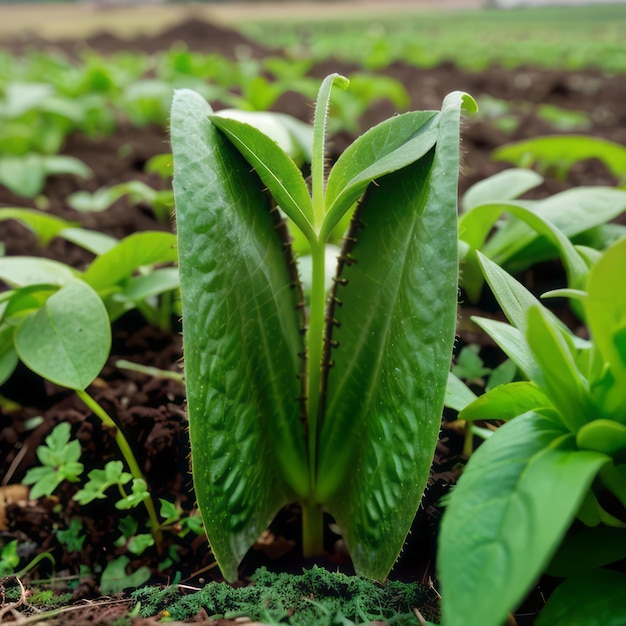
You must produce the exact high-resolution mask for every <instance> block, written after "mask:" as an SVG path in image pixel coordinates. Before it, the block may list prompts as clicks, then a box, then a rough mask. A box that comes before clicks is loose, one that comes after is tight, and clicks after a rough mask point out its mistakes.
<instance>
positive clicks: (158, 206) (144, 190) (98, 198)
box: [67, 180, 174, 223]
mask: <svg viewBox="0 0 626 626" xmlns="http://www.w3.org/2000/svg"><path fill="white" fill-rule="evenodd" d="M124 196H129V198H130V201H131V202H132V203H133V204H147V205H148V206H149V207H150V208H151V209H152V211H153V212H154V215H155V216H156V218H157V220H158V221H159V222H163V223H168V221H169V219H170V216H171V214H172V211H173V209H174V195H173V193H172V191H171V189H162V190H158V189H154V188H153V187H150V186H149V185H146V184H145V183H144V182H142V181H140V180H130V181H128V182H126V183H120V184H119V185H114V186H113V187H101V188H100V189H98V190H97V191H95V192H94V193H89V192H88V191H76V192H75V193H73V194H72V195H71V196H69V198H68V199H67V202H68V204H69V205H70V206H71V207H72V208H73V209H74V210H75V211H79V212H80V213H97V212H100V211H105V210H106V209H108V208H109V207H111V205H112V204H113V203H114V202H117V200H119V199H120V198H123V197H124Z"/></svg>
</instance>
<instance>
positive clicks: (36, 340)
mask: <svg viewBox="0 0 626 626" xmlns="http://www.w3.org/2000/svg"><path fill="white" fill-rule="evenodd" d="M110 346H111V328H110V326H109V318H108V315H107V313H106V310H105V308H104V305H103V303H102V300H101V299H100V297H99V296H98V294H96V293H95V292H94V291H93V289H91V288H90V287H89V285H87V284H86V283H84V282H82V281H80V280H73V281H71V282H68V283H67V284H66V285H64V286H63V287H61V289H59V291H57V292H56V293H55V294H53V295H51V296H50V297H49V298H48V300H47V301H46V303H45V304H44V306H43V307H42V308H41V309H39V310H38V311H37V312H36V313H33V314H31V315H30V316H28V317H27V318H26V319H25V320H24V321H23V322H22V323H21V324H20V326H19V327H18V329H17V331H16V333H15V348H16V350H17V353H18V355H19V357H20V359H21V360H22V361H23V362H24V363H25V364H26V365H27V366H28V367H29V368H30V369H32V370H33V371H34V372H36V373H37V374H39V375H40V376H43V377H44V378H46V379H48V380H50V381H52V382H54V383H56V384H58V385H62V386H64V387H69V388H70V389H85V388H86V387H87V386H88V385H89V384H91V382H92V381H93V379H94V378H95V377H96V376H97V375H98V374H99V373H100V370H101V369H102V367H103V366H104V364H105V362H106V359H107V358H108V356H109V349H110Z"/></svg>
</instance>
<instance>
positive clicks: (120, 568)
mask: <svg viewBox="0 0 626 626" xmlns="http://www.w3.org/2000/svg"><path fill="white" fill-rule="evenodd" d="M129 563H130V559H129V558H128V557H127V556H118V557H117V558H116V559H113V560H112V561H109V563H108V564H107V566H106V567H105V568H104V571H103V572H102V576H101V577H100V593H102V595H105V596H106V595H114V594H117V593H121V592H122V591H124V589H136V588H137V587H141V586H142V585H143V584H144V583H145V582H146V581H147V580H148V579H149V578H150V568H148V567H146V566H145V565H144V566H142V567H140V568H138V569H136V570H135V571H134V572H131V573H130V574H129V573H127V572H126V567H127V566H128V564H129Z"/></svg>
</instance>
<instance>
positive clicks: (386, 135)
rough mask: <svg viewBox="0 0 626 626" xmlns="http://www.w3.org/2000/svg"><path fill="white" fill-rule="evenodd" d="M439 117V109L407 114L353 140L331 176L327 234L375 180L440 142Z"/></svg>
mask: <svg viewBox="0 0 626 626" xmlns="http://www.w3.org/2000/svg"><path fill="white" fill-rule="evenodd" d="M439 120H440V117H439V115H438V114H437V113H436V112H435V111H413V112H410V113H404V114H402V115H398V116H396V117H392V118H390V119H388V120H386V121H384V122H382V123H381V124H378V125H377V126H375V127H374V128H371V129H370V130H368V131H367V132H366V133H364V134H363V135H362V136H361V137H359V138H358V139H357V140H356V141H355V142H354V143H352V144H351V145H350V146H349V147H348V148H347V149H346V150H345V151H344V152H343V154H342V155H341V156H340V157H339V158H338V159H337V162H336V163H335V165H334V166H333V168H332V170H331V171H330V174H329V176H328V184H327V187H326V199H325V202H326V218H325V221H324V229H323V233H330V232H331V231H332V229H333V228H334V227H335V225H336V224H337V222H338V221H339V220H340V219H341V217H342V216H343V215H344V213H345V212H346V211H348V209H350V207H352V205H353V204H354V203H355V202H356V201H357V200H358V199H359V197H360V196H361V194H362V193H363V192H364V191H365V189H366V188H367V186H368V185H369V184H370V183H371V182H372V181H373V180H375V179H377V178H380V177H381V176H384V175H386V174H390V173H391V172H395V171H397V170H400V169H402V168H403V167H406V166H407V165H409V164H410V163H413V162H415V161H417V160H419V159H421V158H422V157H424V155H425V154H426V153H427V152H428V151H429V150H430V149H431V148H432V147H433V146H434V145H435V142H436V141H437V134H438V132H439V129H438V124H439Z"/></svg>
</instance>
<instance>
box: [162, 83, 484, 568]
mask: <svg viewBox="0 0 626 626" xmlns="http://www.w3.org/2000/svg"><path fill="white" fill-rule="evenodd" d="M335 82H337V83H338V84H339V85H341V86H342V87H345V86H346V85H347V81H346V79H345V78H343V77H339V76H337V75H332V76H330V77H328V78H327V79H326V80H325V81H324V82H323V83H322V86H321V88H320V93H319V96H318V103H317V107H316V116H315V123H314V134H313V149H312V158H311V172H312V192H311V194H310V195H309V192H308V189H307V185H306V183H305V181H304V178H303V176H302V174H301V173H300V171H299V170H298V168H297V166H296V165H295V164H294V162H293V161H292V160H291V158H290V157H289V156H288V155H287V154H286V153H284V152H283V151H282V149H281V148H280V147H279V146H278V144H276V143H274V142H272V141H271V140H270V139H269V138H268V137H267V136H265V135H264V134H262V133H261V132H260V131H259V130H258V129H257V128H255V127H253V126H250V125H248V124H245V123H243V122H240V121H238V120H236V119H232V118H224V117H220V116H215V115H212V112H211V109H210V107H209V106H208V105H207V103H206V102H205V101H204V100H203V99H202V98H201V97H200V96H199V95H198V94H196V93H193V92H190V91H186V90H184V91H179V92H177V93H176V94H175V97H174V105H173V109H172V147H173V154H174V172H175V175H174V191H175V196H176V207H177V224H178V241H179V255H180V272H181V285H182V297H183V319H184V334H183V336H184V343H185V379H186V386H187V393H188V406H189V416H190V437H191V443H192V463H193V473H194V482H195V487H196V493H197V497H198V502H199V507H200V510H201V512H202V515H203V519H204V523H205V526H206V528H207V532H208V535H209V538H210V541H211V546H212V549H213V551H214V553H215V555H216V558H217V560H218V562H219V563H220V567H221V568H222V572H223V573H224V575H225V576H226V578H227V579H230V580H233V579H235V578H236V576H237V565H238V562H239V560H240V559H241V558H242V556H243V554H244V553H245V552H246V551H247V549H248V548H249V546H250V545H251V544H252V543H253V541H254V540H255V538H256V537H257V536H258V534H259V533H260V532H261V531H262V530H263V529H264V528H265V527H266V524H267V523H268V521H269V520H270V519H271V518H272V517H273V516H274V515H275V513H276V512H277V510H278V509H279V508H280V507H281V506H282V505H283V504H285V503H286V502H289V501H291V500H293V499H295V498H297V499H299V500H300V501H301V502H302V503H303V538H304V550H305V554H312V553H315V552H317V551H319V550H321V522H322V518H321V511H322V507H327V508H328V509H329V511H330V512H331V513H332V514H333V515H334V516H335V518H336V520H337V522H338V524H339V525H340V526H341V528H342V531H343V534H344V537H345V538H346V541H347V543H348V546H349V548H350V550H351V553H352V557H353V560H354V562H355V564H356V567H357V570H358V571H360V572H363V573H364V574H366V575H368V576H371V577H374V578H379V579H384V578H385V577H386V575H387V573H388V572H389V570H390V568H391V566H392V565H393V562H394V561H395V559H396V557H397V555H398V552H399V550H400V548H401V546H402V542H403V540H404V537H405V536H406V533H407V531H408V528H409V526H410V524H411V521H412V519H413V516H414V514H415V510H416V508H417V505H418V503H419V500H420V498H421V495H422V491H423V489H424V486H425V482H426V479H427V477H428V471H429V468H430V463H431V460H432V454H433V449H434V445H435V443H436V439H437V433H438V430H439V421H440V413H441V408H442V404H443V395H444V391H445V386H446V384H445V383H446V377H447V372H448V369H449V365H450V356H451V348H452V340H453V335H454V324H455V317H454V310H455V303H456V285H457V260H456V249H457V243H456V242H457V239H456V228H455V215H456V176H450V175H449V172H450V171H453V172H456V171H457V169H458V126H459V115H460V110H461V109H462V108H466V109H467V110H470V111H471V110H473V107H474V103H473V101H472V100H471V99H469V98H468V97H467V96H465V95H463V94H453V95H451V96H449V97H448V98H447V99H446V101H445V102H444V106H443V110H442V111H441V112H440V113H437V112H425V113H407V114H404V115H400V116H397V117H394V118H392V119H390V120H388V121H387V122H384V123H382V124H381V125H379V126H377V127H375V128H373V129H371V130H370V131H368V132H367V133H365V134H364V135H363V136H362V137H360V138H359V139H358V140H357V141H356V142H355V143H354V144H353V145H352V146H351V147H350V148H349V149H348V150H347V151H346V152H345V153H344V155H342V156H341V157H340V158H339V159H338V161H337V163H336V164H335V166H334V167H333V168H332V170H331V172H330V174H329V176H328V182H327V184H326V183H325V180H324V179H325V176H324V139H325V126H326V118H327V111H328V103H329V101H330V92H331V87H332V85H333V83H335ZM251 167H252V168H254V172H251V171H250V168H251ZM374 180H375V184H371V183H372V181H374ZM264 187H265V188H267V190H268V191H269V193H270V194H271V196H272V197H273V200H275V201H276V203H277V204H278V205H279V206H280V209H282V211H284V213H285V214H286V215H287V216H288V217H289V218H290V220H291V221H292V223H293V227H294V228H298V229H299V230H300V231H301V235H302V236H303V237H304V238H305V240H306V241H307V242H308V246H309V250H310V253H311V293H310V298H309V310H308V322H306V321H305V319H304V317H303V311H302V308H303V303H302V302H301V295H300V287H299V278H298V274H297V269H296V266H295V264H294V261H293V260H292V259H290V257H289V255H288V254H287V256H286V254H285V252H286V250H287V252H288V246H287V247H286V246H285V244H284V242H283V241H282V240H281V237H280V227H279V225H278V224H277V223H276V219H275V218H276V216H275V215H274V213H273V212H272V211H270V210H269V208H270V207H269V202H270V198H269V197H268V195H267V194H266V193H265V192H264V191H263V188H264ZM363 194H364V197H363V199H362V201H361V206H360V208H359V209H358V211H357V216H356V217H355V218H354V220H353V225H352V229H351V234H350V235H349V236H348V238H347V243H346V247H345V248H344V250H343V251H342V254H341V256H340V263H339V266H338V270H337V281H336V286H335V288H334V289H333V293H332V295H331V300H330V302H331V304H330V308H326V300H327V292H326V287H325V275H326V270H325V259H326V252H325V246H326V244H327V243H328V241H329V239H330V237H331V234H332V232H333V230H334V228H335V227H336V225H337V224H338V222H339V221H340V220H341V219H342V217H343V216H344V215H346V214H347V213H348V212H349V211H351V210H353V208H354V204H355V202H356V201H357V200H358V199H359V197H360V196H362V195H363ZM277 229H278V230H277ZM388 241H395V242H396V246H395V251H394V253H393V254H381V253H380V250H383V249H384V247H385V245H386V244H385V242H388ZM354 259H358V263H356V262H355V260H354ZM348 283H349V287H346V285H347V284H348ZM418 284H419V285H420V287H419V289H418V288H416V285H418ZM339 300H341V304H342V306H341V308H340V307H339V304H338V303H339ZM365 312H367V313H366V320H365V323H364V322H363V320H362V318H363V315H364V314H365ZM357 320H358V321H357ZM327 321H328V322H329V323H328V325H327ZM304 329H306V330H304ZM339 344H341V346H342V347H341V349H340V350H336V347H337V346H338V345H339ZM331 351H332V361H333V362H334V366H333V367H330V364H331ZM302 354H306V357H305V359H304V361H303V360H302V359H301V356H302ZM251 379H254V380H255V384H254V385H253V386H252V385H250V384H249V382H248V381H250V380H251ZM420 380H427V381H428V384H423V383H421V384H420V383H418V382H417V381H420ZM209 381H210V382H209ZM298 398H303V399H302V400H298ZM355 415H357V416H359V419H355ZM225 420H227V421H225ZM233 449H236V450H238V454H237V455H236V456H234V455H232V453H231V451H232V450H233ZM355 468H357V469H356V470H355ZM270 484H271V485H272V488H271V489H268V487H267V485H270ZM400 485H403V487H402V488H400Z"/></svg>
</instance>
